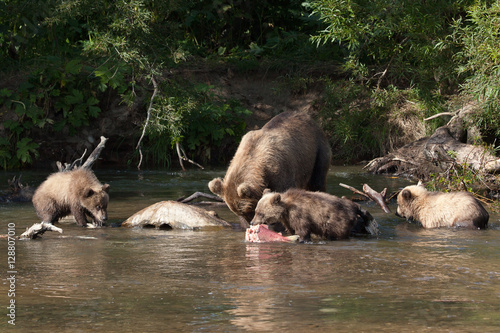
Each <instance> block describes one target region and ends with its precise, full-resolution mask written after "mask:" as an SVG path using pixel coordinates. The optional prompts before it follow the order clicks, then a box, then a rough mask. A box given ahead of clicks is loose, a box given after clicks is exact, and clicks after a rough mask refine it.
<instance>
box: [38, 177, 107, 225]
mask: <svg viewBox="0 0 500 333" xmlns="http://www.w3.org/2000/svg"><path fill="white" fill-rule="evenodd" d="M108 191H109V185H108V184H104V185H102V184H101V183H100V182H99V181H98V180H97V177H96V176H95V175H94V173H93V172H92V171H90V170H87V169H81V168H79V169H75V170H72V171H66V172H57V173H54V174H52V175H50V176H49V177H48V178H47V179H46V180H45V181H44V182H43V183H42V184H41V185H40V186H39V187H38V189H37V190H36V191H35V194H34V195H33V206H34V207H35V210H36V213H37V215H38V217H40V218H41V219H42V221H43V222H48V223H52V224H53V223H54V222H57V221H58V220H59V219H60V218H62V217H65V216H68V215H70V214H73V216H74V217H75V219H76V223H78V225H80V226H83V227H85V226H87V218H86V215H88V216H90V218H91V219H92V222H93V224H94V225H95V226H102V223H103V222H104V221H106V220H107V219H108V213H107V208H108V202H109V195H108Z"/></svg>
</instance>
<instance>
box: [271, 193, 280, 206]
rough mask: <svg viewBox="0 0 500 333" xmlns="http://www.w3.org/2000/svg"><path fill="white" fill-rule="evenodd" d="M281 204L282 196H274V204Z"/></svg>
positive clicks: (277, 194)
mask: <svg viewBox="0 0 500 333" xmlns="http://www.w3.org/2000/svg"><path fill="white" fill-rule="evenodd" d="M280 202H281V195H280V194H279V193H276V195H275V196H274V198H273V200H272V203H273V204H275V205H278V204H279V203H280Z"/></svg>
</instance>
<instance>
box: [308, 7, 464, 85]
mask: <svg viewBox="0 0 500 333" xmlns="http://www.w3.org/2000/svg"><path fill="white" fill-rule="evenodd" d="M471 3H473V1H472V0H461V1H452V0H446V1H416V2H412V3H411V4H409V3H408V2H407V1H402V0H401V1H399V0H398V1H393V0H383V1H370V0H316V1H309V2H308V4H309V6H311V8H312V9H313V12H314V13H315V14H317V15H320V16H321V20H322V21H323V22H324V23H325V24H326V28H325V29H323V30H320V31H318V32H317V33H316V34H315V35H314V36H313V37H312V39H313V40H314V41H315V42H316V43H317V44H318V45H320V44H324V43H339V44H341V45H344V47H345V50H346V60H345V63H344V68H345V69H347V70H348V71H350V72H352V73H353V74H354V75H355V76H356V78H357V79H360V80H363V81H369V82H372V83H375V84H377V85H378V86H379V85H383V86H387V85H389V84H393V85H396V86H403V85H404V86H405V87H409V86H412V85H417V86H418V87H419V88H420V89H422V88H425V89H435V88H439V89H448V90H449V89H452V88H453V86H454V85H456V79H455V78H453V75H452V74H453V66H454V65H453V63H452V62H450V61H449V59H450V58H451V56H452V54H453V52H455V51H456V50H457V48H456V47H455V45H453V44H448V45H447V47H446V48H436V47H435V46H436V44H437V43H438V42H440V41H442V40H443V39H445V37H446V36H447V35H448V34H450V33H451V26H450V22H451V20H453V19H454V18H456V17H460V15H463V13H464V9H465V8H466V6H467V5H469V4H471Z"/></svg>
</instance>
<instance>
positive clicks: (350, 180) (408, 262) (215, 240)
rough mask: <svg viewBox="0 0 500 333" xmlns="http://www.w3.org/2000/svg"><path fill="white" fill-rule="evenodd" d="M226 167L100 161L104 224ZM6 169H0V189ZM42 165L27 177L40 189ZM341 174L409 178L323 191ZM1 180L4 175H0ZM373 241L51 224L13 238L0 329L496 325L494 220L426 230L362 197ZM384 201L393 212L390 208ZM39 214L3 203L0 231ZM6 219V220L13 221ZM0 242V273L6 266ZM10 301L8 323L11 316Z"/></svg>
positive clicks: (499, 279)
mask: <svg viewBox="0 0 500 333" xmlns="http://www.w3.org/2000/svg"><path fill="white" fill-rule="evenodd" d="M223 174H224V171H223V170H215V171H190V172H186V173H181V172H179V173H177V172H166V171H145V172H142V173H139V172H136V171H116V170H114V171H101V172H99V171H97V176H98V178H99V179H100V180H101V181H102V182H108V183H110V184H111V202H110V205H109V209H108V213H109V217H110V220H109V221H108V224H113V223H119V222H122V221H123V220H125V219H126V218H127V217H129V216H130V215H132V214H133V213H135V212H137V211H138V210H140V209H142V208H144V207H146V206H148V205H150V204H153V203H155V202H158V201H161V200H172V199H177V198H178V197H181V196H183V195H189V194H192V193H193V192H196V191H203V192H208V188H207V183H208V181H209V180H211V179H212V178H214V177H218V176H223ZM12 176H13V174H8V173H3V174H0V185H1V184H4V185H5V187H6V184H7V182H6V180H7V179H8V178H11V177H12ZM46 176H47V174H46V173H26V174H24V175H23V182H28V183H30V184H32V185H34V186H36V185H38V184H39V183H40V182H41V181H43V179H45V177H46ZM339 183H346V184H349V185H352V186H354V187H357V188H359V189H360V188H361V186H362V184H363V183H368V184H370V185H371V186H372V187H373V188H374V189H376V190H379V191H380V190H381V189H382V188H384V187H387V188H388V190H389V192H391V191H396V190H397V189H398V188H400V187H403V186H405V185H407V184H409V182H408V181H407V180H405V179H398V178H389V177H384V176H375V175H368V174H365V173H363V172H362V170H360V168H358V167H334V168H332V169H331V171H330V174H329V179H328V192H330V193H333V194H336V195H348V196H350V195H351V193H350V191H348V190H346V189H344V188H341V187H339V185H338V184H339ZM2 186H3V185H2ZM363 206H364V207H365V208H367V209H368V210H369V211H370V212H371V213H372V215H374V216H375V218H376V219H377V221H378V222H379V224H380V229H381V234H380V236H378V237H364V238H351V239H350V240H346V241H329V242H316V243H315V244H282V243H262V244H253V243H245V242H244V233H243V232H242V231H241V230H239V229H238V227H237V218H235V216H234V215H233V214H232V213H231V212H229V211H228V210H227V209H225V208H219V209H218V213H219V215H220V216H221V217H223V218H224V219H226V220H228V221H229V222H232V223H234V224H235V227H234V228H233V229H229V230H228V229H226V230H220V231H213V230H212V231H175V230H171V231H166V230H155V229H143V230H137V229H124V228H113V227H106V228H102V229H95V230H88V229H82V228H80V227H78V226H76V225H66V224H64V225H60V226H62V228H63V229H64V233H63V234H62V235H60V234H55V233H50V232H48V233H46V234H45V235H44V236H43V239H41V240H32V241H17V242H16V249H15V257H16V262H15V269H16V274H15V277H16V280H15V296H14V297H11V296H9V289H11V284H10V281H9V280H7V279H6V278H4V279H2V283H1V284H0V309H2V310H1V311H0V314H1V315H2V319H0V329H1V330H2V331H7V329H8V330H18V331H24V332H34V331H37V332H65V331H67V332H90V331H92V332H94V331H95V332H132V331H134V332H137V331H138V332H179V331H184V332H269V331H276V332H277V331H284V330H286V331H287V332H312V331H317V332H325V331H329V332H375V331H376V332H498V329H499V325H500V217H499V215H498V214H493V213H492V214H491V217H490V228H489V229H488V230H484V231H468V230H450V229H438V230H423V229H422V228H420V227H419V226H417V225H414V224H409V223H407V222H406V221H404V220H402V219H399V218H397V217H395V216H394V215H391V214H384V213H383V212H382V211H381V210H380V209H379V208H378V207H377V206H375V205H373V204H370V203H366V204H363ZM390 208H391V209H392V210H393V211H395V206H394V204H392V205H391V206H390ZM35 222H37V218H36V215H35V212H34V209H33V207H32V205H31V204H29V203H16V204H1V205H0V234H5V233H7V229H8V225H9V223H14V224H15V229H16V234H20V233H22V232H23V231H24V230H25V228H26V227H28V226H31V225H32V224H33V223H35ZM11 225H12V224H11ZM7 257H8V243H7V240H4V239H1V240H0V271H1V272H2V273H1V274H2V276H7V277H8V276H9V275H8V273H7V272H8V271H9V267H8V262H7V260H8V259H7ZM12 299H14V300H15V305H16V309H15V314H16V320H15V324H16V325H15V326H12V325H10V324H9V323H8V320H10V319H9V317H8V316H7V314H8V313H9V311H10V310H9V309H7V306H9V304H10V303H9V302H10V301H11V300H12Z"/></svg>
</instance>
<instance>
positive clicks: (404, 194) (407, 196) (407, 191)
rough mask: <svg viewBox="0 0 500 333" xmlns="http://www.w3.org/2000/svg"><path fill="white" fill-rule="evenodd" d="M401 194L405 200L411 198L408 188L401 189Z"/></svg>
mask: <svg viewBox="0 0 500 333" xmlns="http://www.w3.org/2000/svg"><path fill="white" fill-rule="evenodd" d="M401 196H402V197H403V199H405V200H410V199H411V192H410V190H403V192H401Z"/></svg>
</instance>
